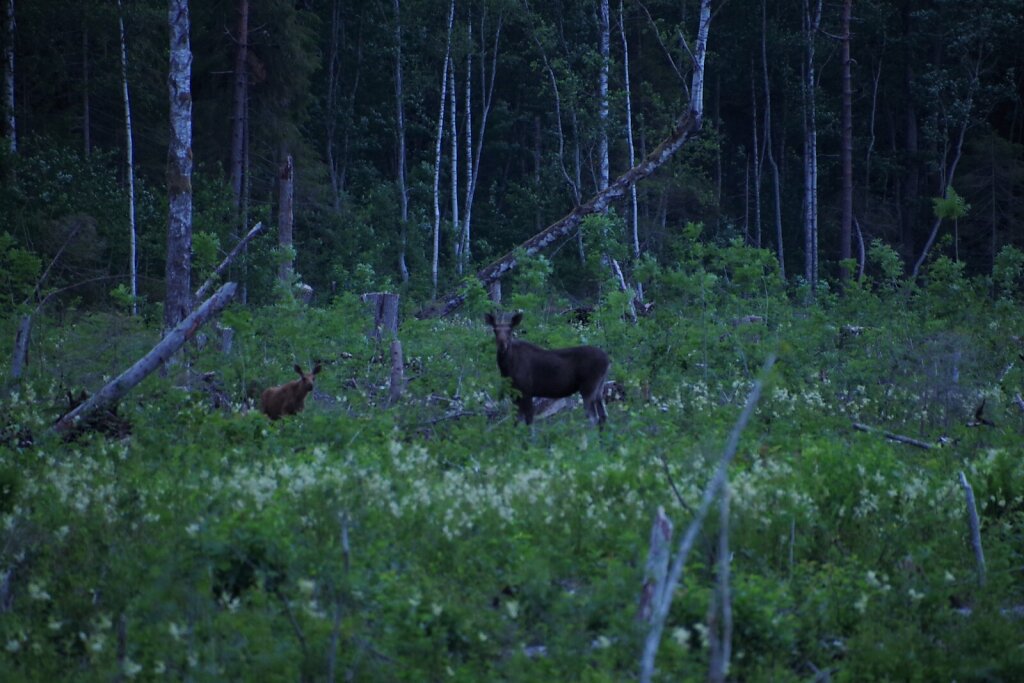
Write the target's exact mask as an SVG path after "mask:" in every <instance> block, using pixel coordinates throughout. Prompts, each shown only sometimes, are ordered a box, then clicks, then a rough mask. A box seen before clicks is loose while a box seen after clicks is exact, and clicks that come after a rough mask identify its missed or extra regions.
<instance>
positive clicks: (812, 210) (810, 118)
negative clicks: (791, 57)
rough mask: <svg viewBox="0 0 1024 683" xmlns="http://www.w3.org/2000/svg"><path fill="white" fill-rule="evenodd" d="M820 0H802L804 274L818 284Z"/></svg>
mask: <svg viewBox="0 0 1024 683" xmlns="http://www.w3.org/2000/svg"><path fill="white" fill-rule="evenodd" d="M821 5H822V0H818V2H817V6H816V7H815V8H813V9H812V8H811V6H810V3H809V1H808V0H804V40H805V41H806V45H805V53H804V55H805V63H804V74H803V75H804V278H805V279H806V280H807V283H808V284H809V285H810V286H811V289H812V290H814V289H816V288H817V286H818V127H817V101H816V96H815V90H816V85H817V84H816V83H815V77H814V73H815V70H814V41H815V38H816V37H817V33H818V25H819V23H820V22H821Z"/></svg>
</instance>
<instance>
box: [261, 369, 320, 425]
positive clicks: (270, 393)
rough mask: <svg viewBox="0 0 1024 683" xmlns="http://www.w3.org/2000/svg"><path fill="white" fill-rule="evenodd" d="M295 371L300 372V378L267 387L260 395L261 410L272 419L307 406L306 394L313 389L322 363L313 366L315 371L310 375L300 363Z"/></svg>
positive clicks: (292, 413) (300, 410)
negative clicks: (303, 369)
mask: <svg viewBox="0 0 1024 683" xmlns="http://www.w3.org/2000/svg"><path fill="white" fill-rule="evenodd" d="M295 372H297V373H299V379H295V380H292V381H291V382H286V383H285V384H281V385H278V386H276V387H270V388H269V389H265V390H264V391H263V395H262V396H260V410H261V411H262V412H264V413H266V415H267V417H269V418H270V419H271V420H276V419H278V418H279V417H281V416H282V415H295V414H296V413H300V412H302V409H303V408H305V407H306V394H308V393H309V392H311V391H313V380H314V379H315V378H316V376H317V374H318V373H319V372H320V363H317V364H316V365H315V366H313V372H311V373H309V374H308V375H307V374H306V373H304V372H303V371H302V368H300V367H299V366H298V365H296V366H295Z"/></svg>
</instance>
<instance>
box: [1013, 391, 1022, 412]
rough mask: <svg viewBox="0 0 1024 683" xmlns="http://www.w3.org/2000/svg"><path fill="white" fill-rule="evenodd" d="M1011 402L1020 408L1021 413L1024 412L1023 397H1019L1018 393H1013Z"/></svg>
mask: <svg viewBox="0 0 1024 683" xmlns="http://www.w3.org/2000/svg"><path fill="white" fill-rule="evenodd" d="M1013 402H1014V403H1016V404H1017V407H1018V408H1020V410H1021V412H1022V413H1024V398H1021V395H1020V394H1016V395H1014V397H1013Z"/></svg>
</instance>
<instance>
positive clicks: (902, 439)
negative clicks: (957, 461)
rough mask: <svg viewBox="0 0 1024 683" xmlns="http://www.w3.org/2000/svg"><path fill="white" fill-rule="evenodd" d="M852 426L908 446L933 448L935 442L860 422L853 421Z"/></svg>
mask: <svg viewBox="0 0 1024 683" xmlns="http://www.w3.org/2000/svg"><path fill="white" fill-rule="evenodd" d="M853 428H854V429H856V430H857V431H860V432H867V433H868V434H881V435H882V436H884V437H885V438H887V439H889V440H890V441H896V442H897V443H905V444H907V445H908V446H914V447H916V448H924V449H930V448H935V444H932V443H928V442H927V441H920V440H918V439H915V438H912V437H909V436H903V435H902V434H894V433H892V432H887V431H885V430H884V429H879V428H878V427H872V426H870V425H866V424H862V423H860V422H854V423H853Z"/></svg>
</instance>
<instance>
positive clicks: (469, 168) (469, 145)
mask: <svg viewBox="0 0 1024 683" xmlns="http://www.w3.org/2000/svg"><path fill="white" fill-rule="evenodd" d="M466 33H467V36H468V37H467V39H466V40H467V43H468V44H469V46H470V47H469V49H468V50H466V88H465V93H464V97H465V101H466V103H465V112H466V125H465V128H466V136H465V145H466V147H465V150H466V195H465V197H464V198H463V202H464V204H463V209H462V220H463V221H469V205H470V204H471V203H472V201H473V200H472V199H471V198H470V195H469V188H470V187H471V186H472V184H473V47H472V46H473V20H472V17H470V18H469V19H467V20H466ZM468 229H469V226H467V225H465V224H463V225H461V226H459V228H458V233H459V234H458V236H457V237H456V238H455V239H456V245H455V258H456V260H457V261H458V262H459V263H465V255H464V254H463V249H464V248H465V239H464V238H465V234H466V230H468Z"/></svg>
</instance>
